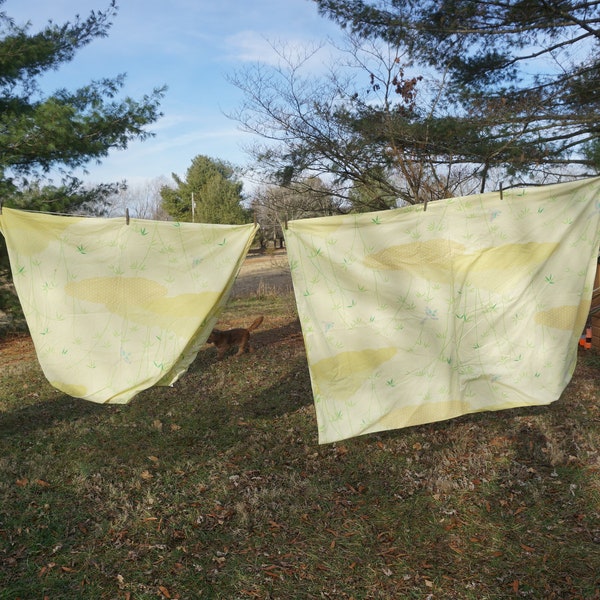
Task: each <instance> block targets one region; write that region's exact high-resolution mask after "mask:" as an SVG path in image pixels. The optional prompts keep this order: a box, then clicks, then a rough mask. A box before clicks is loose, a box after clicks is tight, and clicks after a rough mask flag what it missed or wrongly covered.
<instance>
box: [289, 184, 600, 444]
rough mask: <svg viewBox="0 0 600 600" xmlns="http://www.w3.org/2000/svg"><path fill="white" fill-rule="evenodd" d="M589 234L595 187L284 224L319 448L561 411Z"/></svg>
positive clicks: (586, 280)
mask: <svg viewBox="0 0 600 600" xmlns="http://www.w3.org/2000/svg"><path fill="white" fill-rule="evenodd" d="M599 230H600V178H595V179H588V180H584V181H578V182H574V183H567V184H559V185H553V186H544V187H531V188H525V189H523V188H521V189H511V190H507V191H505V192H504V194H503V197H502V198H500V195H499V194H498V193H490V194H483V195H474V196H465V197H460V198H452V199H449V200H441V201H437V202H432V203H429V204H428V206H427V210H426V211H424V210H423V206H414V207H407V208H402V209H397V210H391V211H387V212H376V213H368V214H360V215H345V216H337V217H324V218H317V219H307V220H302V221H292V222H290V223H289V224H288V228H287V231H286V232H285V238H286V245H287V250H288V259H289V262H290V267H291V271H292V277H293V284H294V291H295V296H296V301H297V304H298V311H299V316H300V320H301V324H302V330H303V335H304V340H305V345H306V349H307V356H308V363H309V370H310V376H311V382H312V387H313V393H314V401H315V407H316V413H317V421H318V427H319V441H320V442H321V443H327V442H333V441H336V440H341V439H344V438H348V437H352V436H357V435H361V434H366V433H370V432H376V431H382V430H388V429H394V428H400V427H407V426H411V425H418V424H422V423H427V422H434V421H440V420H444V419H449V418H452V417H457V416H459V415H463V414H467V413H473V412H477V411H486V410H499V409H506V408H512V407H517V406H526V405H542V404H548V403H550V402H552V401H554V400H556V399H557V398H559V396H560V394H561V392H562V391H563V389H564V387H565V386H566V384H567V383H568V382H569V380H570V378H571V375H572V373H573V369H574V367H575V361H576V355H577V345H578V339H579V336H580V333H581V331H582V329H583V327H584V324H585V320H586V317H587V314H588V310H589V305H590V300H591V293H592V286H593V278H594V272H595V268H596V260H597V256H598V244H599Z"/></svg>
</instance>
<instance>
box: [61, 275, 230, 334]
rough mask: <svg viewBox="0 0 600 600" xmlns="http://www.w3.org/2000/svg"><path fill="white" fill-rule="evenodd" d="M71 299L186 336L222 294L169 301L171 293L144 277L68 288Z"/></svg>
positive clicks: (87, 282)
mask: <svg viewBox="0 0 600 600" xmlns="http://www.w3.org/2000/svg"><path fill="white" fill-rule="evenodd" d="M65 292H66V293H67V294H68V295H69V296H73V297H74V298H78V299H79V300H85V301H86V302H90V303H94V304H100V305H102V306H103V307H104V308H106V310H107V311H108V312H111V313H114V314H115V315H119V316H121V317H123V318H124V319H129V320H131V321H133V322H135V323H139V324H141V325H144V326H147V327H159V328H162V329H168V328H170V329H171V330H172V331H174V332H175V333H177V335H179V336H185V335H186V332H187V331H189V327H190V324H189V323H188V322H187V319H196V318H197V317H198V314H199V313H201V312H206V310H207V308H210V307H211V306H213V305H214V304H215V302H216V300H217V299H218V298H219V296H220V292H219V291H214V292H200V293H197V294H189V293H188V294H179V295H177V296H173V297H169V296H167V294H168V289H167V288H166V287H165V286H164V285H161V284H159V283H157V282H155V281H153V280H152V279H147V278H144V277H131V278H124V277H97V278H91V279H84V280H83V281H78V282H70V283H67V284H66V285H65Z"/></svg>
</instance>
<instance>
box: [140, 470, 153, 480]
mask: <svg viewBox="0 0 600 600" xmlns="http://www.w3.org/2000/svg"><path fill="white" fill-rule="evenodd" d="M140 477H141V478H142V479H146V480H148V479H152V478H153V477H154V475H152V473H150V471H142V472H141V473H140Z"/></svg>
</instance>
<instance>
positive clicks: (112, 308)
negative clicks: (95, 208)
mask: <svg viewBox="0 0 600 600" xmlns="http://www.w3.org/2000/svg"><path fill="white" fill-rule="evenodd" d="M256 229H257V227H256V226H255V225H252V224H250V225H208V224H192V223H177V222H160V221H150V220H142V219H131V220H129V223H127V222H126V220H125V219H124V218H116V219H100V218H85V217H81V218H78V217H66V216H56V215H48V214H43V213H32V212H24V211H18V210H11V209H8V208H4V209H3V210H2V214H1V215H0V231H1V232H2V234H3V235H4V237H5V239H6V244H7V247H8V252H9V258H10V264H11V269H12V273H13V281H14V284H15V288H16V290H17V294H18V296H19V300H20V302H21V305H22V307H23V311H24V313H25V317H26V320H27V324H28V327H29V330H30V333H31V337H32V339H33V342H34V345H35V349H36V352H37V356H38V359H39V362H40V364H41V366H42V369H43V371H44V374H45V376H46V377H47V379H48V380H49V381H50V383H51V384H52V385H53V386H55V387H56V388H58V389H59V390H62V391H63V392H65V393H66V394H69V395H71V396H74V397H79V398H85V399H86V400H92V401H94V402H102V403H121V404H123V403H126V402H128V401H129V400H130V399H131V398H132V397H133V396H134V395H135V394H137V393H138V392H140V391H142V390H144V389H147V388H149V387H151V386H153V385H171V384H173V383H174V382H175V381H176V380H177V379H178V378H179V377H180V376H181V375H182V374H183V373H184V372H185V371H186V369H187V368H188V366H189V365H190V363H191V362H192V361H193V360H194V358H195V357H196V355H197V352H198V350H199V348H200V346H201V345H202V344H203V343H204V342H205V340H206V338H207V337H208V335H209V333H210V331H211V329H212V327H213V325H214V324H215V322H216V319H217V316H218V312H219V310H220V309H221V308H222V307H223V305H224V303H225V302H226V300H227V298H228V296H229V293H230V291H231V287H232V285H233V282H234V281H235V277H236V276H237V273H238V271H239V269H240V267H241V264H242V262H243V260H244V258H245V256H246V253H247V251H248V249H249V247H250V244H251V243H252V240H253V238H254V234H255V233H256Z"/></svg>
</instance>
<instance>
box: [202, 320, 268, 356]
mask: <svg viewBox="0 0 600 600" xmlns="http://www.w3.org/2000/svg"><path fill="white" fill-rule="evenodd" d="M263 318H264V317H262V316H260V317H258V318H256V319H254V322H253V323H252V325H250V327H248V329H244V328H243V327H237V328H236V329H228V330H227V331H221V330H219V329H213V330H212V333H211V334H210V335H209V336H208V339H207V340H206V341H207V343H209V344H214V345H215V346H216V347H217V358H218V359H221V358H223V357H224V356H225V353H226V352H227V350H229V348H232V347H233V346H237V347H238V351H237V353H238V355H239V354H242V353H244V352H247V351H248V350H250V332H251V331H253V330H254V329H256V328H257V327H258V326H259V325H260V324H261V323H262V322H263Z"/></svg>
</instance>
